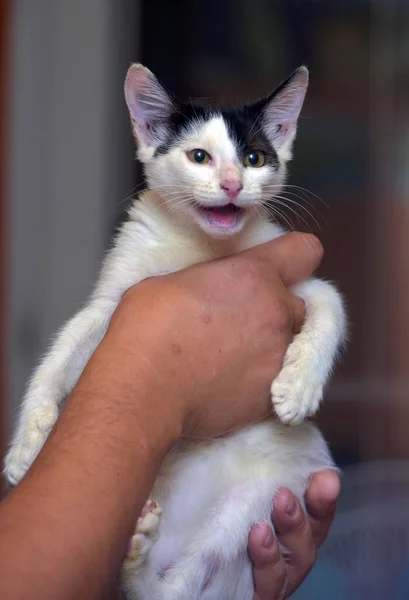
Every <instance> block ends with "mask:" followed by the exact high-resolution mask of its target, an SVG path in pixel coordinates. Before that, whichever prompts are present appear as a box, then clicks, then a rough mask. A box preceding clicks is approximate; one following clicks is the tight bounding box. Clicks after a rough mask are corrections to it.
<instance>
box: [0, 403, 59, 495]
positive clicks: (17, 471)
mask: <svg viewBox="0 0 409 600" xmlns="http://www.w3.org/2000/svg"><path fill="white" fill-rule="evenodd" d="M57 418H58V408H57V407H54V406H47V407H46V408H45V407H42V408H37V409H36V410H35V411H33V416H32V417H30V420H27V421H26V423H24V425H23V426H22V427H21V428H20V431H19V432H18V433H17V435H16V438H15V439H14V441H13V444H12V446H11V448H10V450H9V452H8V454H7V456H6V458H5V461H4V474H5V477H6V479H7V481H8V483H9V484H10V485H13V486H14V485H17V484H18V483H19V481H21V479H23V477H24V475H25V474H26V473H27V471H28V469H29V468H30V467H31V465H32V463H33V462H34V459H35V458H36V456H37V454H38V453H39V452H40V450H41V448H42V447H43V445H44V442H45V441H46V439H47V437H48V434H49V433H50V431H51V429H52V428H53V426H54V425H55V422H56V420H57Z"/></svg>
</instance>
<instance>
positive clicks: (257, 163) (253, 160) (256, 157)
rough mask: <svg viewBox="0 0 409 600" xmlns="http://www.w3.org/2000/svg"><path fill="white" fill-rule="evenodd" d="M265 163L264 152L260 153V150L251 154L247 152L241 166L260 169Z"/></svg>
mask: <svg viewBox="0 0 409 600" xmlns="http://www.w3.org/2000/svg"><path fill="white" fill-rule="evenodd" d="M265 162H266V157H265V156H264V152H260V150H257V151H256V150H252V151H251V152H247V154H246V155H245V156H244V160H243V165H244V166H245V167H256V168H258V167H262V166H263V165H264V163H265Z"/></svg>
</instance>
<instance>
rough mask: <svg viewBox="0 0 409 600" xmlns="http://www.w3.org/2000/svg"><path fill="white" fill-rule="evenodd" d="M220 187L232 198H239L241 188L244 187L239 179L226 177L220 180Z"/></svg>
mask: <svg viewBox="0 0 409 600" xmlns="http://www.w3.org/2000/svg"><path fill="white" fill-rule="evenodd" d="M220 187H221V188H222V190H224V191H225V192H226V194H227V195H228V196H230V198H237V196H238V195H239V192H240V190H242V189H243V184H242V183H241V181H240V180H238V179H224V180H223V181H221V182H220Z"/></svg>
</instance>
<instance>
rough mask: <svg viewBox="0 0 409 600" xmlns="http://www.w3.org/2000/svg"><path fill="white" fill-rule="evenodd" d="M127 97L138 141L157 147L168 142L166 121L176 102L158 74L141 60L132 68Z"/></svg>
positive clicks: (128, 78) (127, 82)
mask: <svg viewBox="0 0 409 600" xmlns="http://www.w3.org/2000/svg"><path fill="white" fill-rule="evenodd" d="M125 99H126V103H127V105H128V109H129V114H130V116H131V121H132V128H133V131H134V134H135V137H136V139H137V142H138V144H140V145H146V146H153V147H155V146H158V145H159V144H161V143H162V142H164V141H165V137H166V130H167V128H166V121H167V119H168V118H169V117H170V115H171V114H172V113H173V112H174V110H175V103H174V100H173V99H172V97H171V96H170V95H169V94H168V93H167V92H166V90H165V89H164V88H163V87H162V86H161V85H160V83H159V81H158V80H157V79H156V77H155V75H154V74H153V73H151V71H149V69H147V68H146V67H144V66H143V65H141V64H134V65H132V66H131V67H130V68H129V70H128V73H127V75H126V79H125Z"/></svg>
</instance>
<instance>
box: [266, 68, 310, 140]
mask: <svg viewBox="0 0 409 600" xmlns="http://www.w3.org/2000/svg"><path fill="white" fill-rule="evenodd" d="M307 88H308V69H307V68H306V67H300V68H299V69H297V70H296V71H294V73H292V75H290V77H289V78H288V79H286V80H285V81H284V82H283V83H282V84H281V85H280V86H279V87H278V88H277V89H276V90H274V92H273V93H272V94H270V96H268V98H266V99H265V100H264V103H263V104H264V106H263V108H262V123H263V128H264V131H265V133H266V134H267V136H268V138H269V139H270V140H271V142H272V143H273V145H274V147H275V148H276V149H280V148H281V147H282V146H284V145H286V146H287V147H288V149H290V146H291V143H292V141H293V140H294V137H295V134H296V131H297V119H298V117H299V115H300V112H301V108H302V105H303V103H304V98H305V94H306V92H307Z"/></svg>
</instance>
